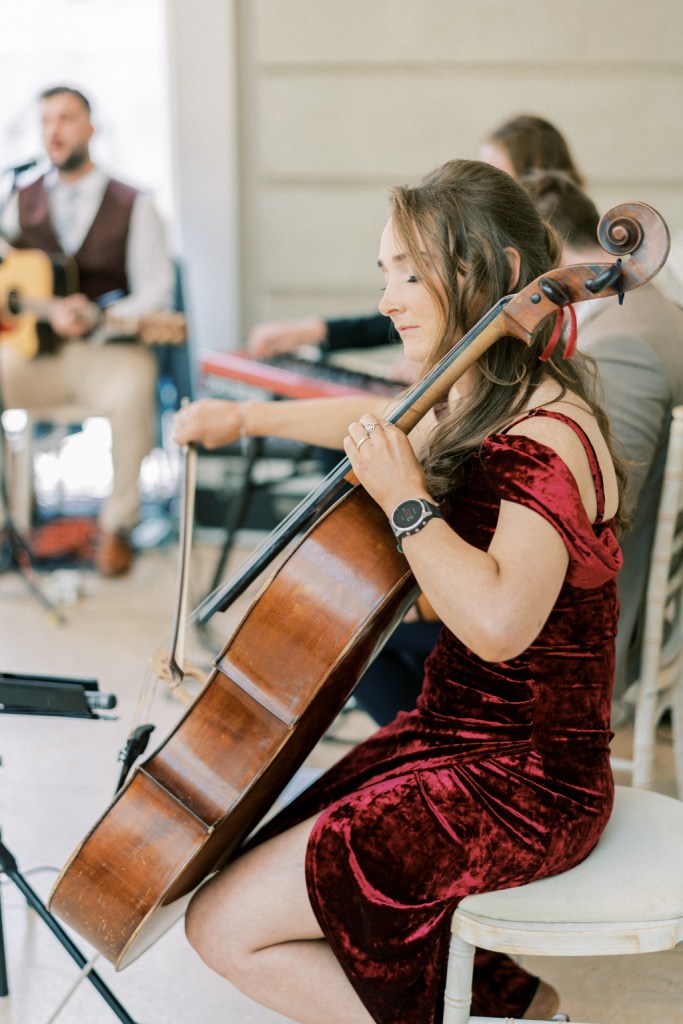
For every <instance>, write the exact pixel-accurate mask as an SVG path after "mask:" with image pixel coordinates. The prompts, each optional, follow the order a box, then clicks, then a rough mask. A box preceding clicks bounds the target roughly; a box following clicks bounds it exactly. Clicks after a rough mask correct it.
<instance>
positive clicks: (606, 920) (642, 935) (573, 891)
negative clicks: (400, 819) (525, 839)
mask: <svg viewBox="0 0 683 1024" xmlns="http://www.w3.org/2000/svg"><path fill="white" fill-rule="evenodd" d="M682 865H683V801H680V800H675V799H674V798H673V797H669V796H664V795H663V794H661V793H655V792H651V791H647V790H642V789H633V788H631V787H628V786H617V787H616V799H615V804H614V811H613V813H612V816H611V818H610V820H609V822H608V824H607V827H606V829H605V831H604V832H603V834H602V836H601V837H600V840H599V842H598V844H597V846H596V847H595V849H594V850H593V851H592V852H591V853H590V854H589V856H588V857H587V858H586V859H585V860H584V861H583V862H582V863H581V864H579V865H577V867H575V868H572V869H571V870H570V871H566V872H564V873H563V874H561V875H555V876H554V877H553V878H543V879H540V880H539V881H537V882H531V883H529V884H528V885H522V886H519V887H518V888H515V889H503V890H500V891H499V892H490V893H483V894H478V895H475V896H467V897H465V899H463V900H462V902H461V903H460V904H459V905H458V907H457V909H456V911H455V914H454V915H453V923H452V937H451V947H450V956H449V962H448V974H447V978H446V992H445V997H444V1018H443V1021H444V1024H503V1021H506V1022H507V1024H514V1022H513V1021H510V1020H509V1018H500V1017H470V997H471V984H472V966H473V960H474V951H475V947H476V946H480V947H481V948H483V949H491V950H498V951H499V952H503V953H509V954H511V955H512V956H519V955H523V954H526V955H529V956H554V957H559V956H613V955H619V954H626V953H651V952H654V951H656V950H665V949H673V947H674V946H676V944H677V943H678V942H680V941H681V940H683V870H682ZM681 990H682V991H683V979H681ZM596 1012H597V1013H599V1012H600V1007H596ZM653 1019H654V1016H653ZM526 1024H528V1022H526ZM537 1024H538V1022H537Z"/></svg>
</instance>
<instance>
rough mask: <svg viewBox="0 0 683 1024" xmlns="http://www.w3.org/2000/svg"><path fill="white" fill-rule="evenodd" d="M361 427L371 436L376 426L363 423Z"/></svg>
mask: <svg viewBox="0 0 683 1024" xmlns="http://www.w3.org/2000/svg"><path fill="white" fill-rule="evenodd" d="M363 426H364V427H365V429H366V430H367V432H368V434H371V433H372V432H373V430H374V429H375V427H376V426H377V424H376V423H364V424H363Z"/></svg>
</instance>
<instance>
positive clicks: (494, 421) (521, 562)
mask: <svg viewBox="0 0 683 1024" xmlns="http://www.w3.org/2000/svg"><path fill="white" fill-rule="evenodd" d="M390 207H391V218H390V220H389V222H388V223H387V226H386V228H385V230H384V232H383V235H382V240H381V243H380V262H379V266H380V269H381V272H382V275H383V277H384V279H385V285H386V287H385V289H384V292H383V295H382V299H381V302H380V309H381V311H382V313H383V314H384V315H385V316H389V317H391V319H392V321H393V322H394V324H395V325H396V327H397V328H398V329H399V330H400V331H401V337H402V341H403V344H404V346H405V351H406V355H407V356H409V357H410V358H411V359H412V360H413V361H414V362H416V363H418V364H419V365H422V366H424V367H425V369H427V368H428V367H430V366H433V365H434V364H435V363H436V361H437V360H438V359H439V358H440V357H441V356H443V355H444V354H445V353H446V352H447V351H449V350H450V349H451V348H452V346H453V345H454V344H455V343H456V342H457V340H458V339H459V338H461V337H462V335H463V334H464V332H465V331H467V330H469V329H470V328H471V327H472V326H473V325H474V324H475V323H476V322H477V321H478V320H479V319H480V318H481V316H482V315H483V314H484V313H485V312H486V311H487V310H489V309H490V308H491V306H492V305H493V304H494V303H495V302H496V301H497V300H498V299H499V298H500V297H501V296H502V295H504V294H507V293H509V292H512V291H516V290H518V289H519V288H523V287H524V286H525V285H527V284H528V283H530V281H532V280H533V279H535V278H536V277H537V276H538V275H539V274H541V273H543V272H545V271H546V270H547V269H549V268H550V267H551V266H553V264H554V263H555V262H556V261H557V258H558V256H559V250H560V245H559V240H558V238H557V235H556V233H555V232H554V231H553V229H552V228H551V227H549V226H547V225H546V224H544V223H542V221H541V219H540V217H539V216H538V213H537V211H536V209H535V206H534V203H533V201H532V200H531V198H530V197H529V195H528V194H526V193H525V192H524V190H523V189H522V188H521V187H520V186H519V185H518V184H517V183H516V182H515V181H514V180H513V179H512V178H511V177H510V176H509V175H507V174H504V173H502V172H501V171H499V170H497V169H495V168H493V167H490V166H488V165H486V164H484V163H481V162H479V161H451V162H449V163H447V164H445V165H443V166H442V167H440V168H437V169H436V170H435V171H434V172H432V173H431V174H430V175H428V176H427V177H426V178H425V179H424V180H423V181H422V182H421V183H420V184H419V185H417V186H415V187H413V188H408V187H406V186H400V187H397V188H394V189H393V190H392V192H391V195H390ZM549 331H550V325H547V326H546V327H544V328H543V329H542V330H541V331H540V332H539V335H538V336H537V337H536V338H535V340H534V342H533V344H531V345H530V346H528V347H527V346H525V345H522V344H521V343H520V342H518V341H516V340H513V339H510V338H501V339H500V340H499V341H497V342H496V343H495V344H493V345H492V346H491V347H490V348H489V349H487V350H486V352H484V353H483V354H482V355H481V356H480V357H479V359H478V360H477V362H476V363H475V364H473V365H472V366H471V367H470V368H469V369H468V370H467V371H466V372H465V373H464V374H463V376H461V377H460V379H459V380H458V381H457V382H456V383H455V384H454V385H453V386H452V387H451V388H450V389H449V391H448V394H447V396H446V398H445V399H444V401H443V402H441V403H440V404H439V406H438V408H437V409H432V410H430V411H429V412H428V413H427V414H426V415H425V416H424V417H423V419H422V420H421V421H420V423H419V424H418V425H417V426H416V428H415V429H414V430H413V431H412V432H411V437H410V438H408V437H406V436H405V434H403V432H402V431H400V430H399V429H397V428H396V427H395V426H393V425H391V424H388V423H386V422H384V419H383V417H384V415H385V414H386V409H385V400H383V399H381V398H379V397H377V396H370V395H369V396H350V397H346V398H341V399H328V400H309V401H304V402H251V403H249V404H248V406H247V407H246V409H245V408H243V407H242V406H241V405H240V403H236V402H225V401H217V400H213V401H212V400H207V399H205V400H202V401H200V402H197V403H194V404H192V405H190V406H188V407H187V408H186V409H184V410H182V411H181V412H180V413H179V414H178V416H177V427H176V432H175V437H176V441H177V442H178V443H179V444H185V443H188V442H191V441H199V442H201V443H203V444H204V445H206V446H209V447H220V446H222V445H225V444H230V443H233V442H234V441H235V440H236V438H237V437H238V436H239V434H240V428H241V427H242V429H243V430H244V431H246V433H247V434H250V433H251V434H254V435H256V436H278V437H287V438H292V439H296V440H301V441H304V442H305V443H315V444H324V445H326V446H328V447H331V448H339V447H340V446H341V445H342V443H343V447H344V450H345V451H346V454H347V456H348V457H349V459H350V461H351V464H352V467H353V470H354V472H355V474H356V476H357V477H358V479H359V481H360V483H361V485H362V486H363V487H365V488H366V489H367V491H368V493H369V495H370V497H371V498H373V499H374V500H375V501H376V502H377V504H378V505H379V507H380V508H381V510H382V511H383V512H384V514H385V515H386V516H387V519H388V520H389V522H390V523H391V524H393V530H394V533H396V535H397V537H399V539H400V540H401V543H402V547H403V551H404V553H405V556H406V558H407V559H408V562H409V563H410V566H411V568H412V570H413V572H414V574H415V578H416V580H417V583H418V585H419V586H420V588H421V590H422V592H423V593H424V595H425V598H426V599H427V600H428V601H429V602H430V604H431V605H432V606H433V608H434V610H435V612H436V613H437V615H438V616H439V618H440V619H441V620H442V621H443V623H444V626H443V628H442V630H441V633H440V636H439V641H438V643H437V646H436V647H435V649H434V651H433V652H432V654H431V655H430V657H429V659H428V661H427V663H426V665H425V673H424V684H423V688H422V691H421V695H420V699H419V701H418V704H417V707H416V708H415V709H414V710H413V711H411V712H407V713H403V714H400V715H398V716H397V718H396V719H395V720H394V721H393V722H392V723H391V724H390V725H388V726H386V727H385V728H384V729H381V730H380V731H379V732H377V733H376V734H375V735H374V736H372V737H370V738H369V739H368V740H366V741H365V742H364V743H361V744H359V745H358V746H357V747H355V748H354V749H353V750H352V751H350V752H349V753H348V754H347V755H346V757H345V758H344V759H342V761H341V762H339V763H338V764H337V765H336V766H335V767H333V768H332V769H331V770H330V771H329V772H327V773H326V774H325V775H324V776H323V777H322V778H321V779H320V780H318V782H316V783H314V784H313V786H312V787H310V788H309V789H308V790H307V791H306V792H304V793H303V794H302V795H301V796H300V797H298V798H297V799H296V800H295V801H294V802H293V803H292V804H290V805H289V806H288V807H286V808H285V809H284V811H283V812H281V813H280V814H279V815H278V816H277V817H276V818H274V819H272V820H271V821H270V822H269V823H268V824H267V825H265V827H264V828H263V829H262V830H261V831H260V832H259V833H258V834H257V835H256V836H255V838H254V839H253V840H252V841H251V842H250V843H249V844H248V845H247V847H246V849H244V850H243V851H242V852H241V855H240V856H239V857H238V858H237V859H236V860H235V861H234V862H233V863H232V864H230V865H228V866H227V867H226V868H225V869H224V870H222V871H221V872H219V873H218V874H217V875H216V876H214V877H213V878H212V879H211V880H210V881H208V882H207V884H206V885H204V886H203V887H202V888H201V889H200V890H199V892H198V893H197V894H196V895H195V896H194V898H193V901H192V902H191V903H190V906H189V909H188V915H187V922H186V930H187V934H188V937H189V940H190V942H191V943H192V945H193V946H194V947H195V948H196V949H197V951H198V952H199V954H200V955H201V956H202V958H203V959H204V960H205V962H206V963H207V964H208V965H209V966H210V967H212V968H213V970H215V971H217V972H219V973H220V974H221V975H223V976H224V977H226V978H228V979H229V980H231V981H232V982H233V984H235V985H236V986H237V987H238V988H240V989H241V990H242V991H243V992H246V993H247V994H249V995H250V996H251V997H252V998H254V999H256V1000H257V1001H258V1002H261V1003H264V1004H266V1005H268V1006H269V1007H271V1008H272V1009H274V1010H276V1011H277V1012H279V1013H282V1014H284V1015H285V1016H287V1017H291V1018H292V1019H294V1020H298V1021H302V1022H306V1024H314V1022H320V1021H326V1022H327V1024H370V1022H371V1021H376V1022H384V1024H390V1022H396V1021H399V1020H400V1021H401V1022H402V1024H432V1022H435V1021H437V1020H440V1019H441V1012H440V1011H441V1007H440V1000H441V998H442V992H443V980H444V970H445V966H446V962H447V957H448V943H449V934H450V919H451V914H452V911H453V909H454V908H455V906H456V905H457V903H458V902H459V900H460V899H462V897H463V896H464V895H465V894H467V893H470V892H481V891H488V890H490V889H495V888H499V887H502V886H510V885H519V884H523V883H524V882H527V881H530V880H531V879H534V878H539V877H543V876H545V875H550V874H555V873H558V872H562V871H565V870H567V869H569V868H570V867H571V866H573V865H574V864H576V863H578V862H580V861H581V860H582V859H583V858H584V857H585V856H586V855H587V854H588V852H589V851H590V850H591V849H592V848H593V846H594V845H595V843H596V842H597V840H598V837H599V835H600V834H601V832H602V829H603V828H604V825H605V824H606V822H607V820H608V818H609V815H610V810H611V805H612V795H613V781H612V772H611V768H610V762H609V739H610V723H609V715H610V695H611V688H612V679H613V672H614V637H615V633H616V623H617V590H616V575H617V571H618V568H619V565H620V554H619V549H618V544H617V540H616V536H615V528H616V527H617V526H618V523H619V518H620V517H619V511H618V509H619V500H620V499H619V494H620V491H621V486H622V484H623V481H624V473H623V470H622V468H621V466H620V464H619V461H618V459H615V458H614V457H613V455H612V454H611V448H610V443H609V426H608V424H607V420H606V417H605V416H604V414H603V413H602V411H601V409H600V407H599V406H598V405H597V403H596V402H595V400H594V398H593V379H592V377H593V371H592V368H591V366H590V365H588V363H587V361H586V360H584V359H583V358H582V356H581V354H580V353H577V354H576V355H575V356H574V358H572V359H569V360H565V361H562V360H561V352H560V349H561V348H562V346H561V345H560V346H559V347H558V349H556V350H555V352H554V353H553V354H552V355H551V356H550V359H549V360H548V361H547V362H543V361H541V360H540V359H539V355H540V354H541V353H542V352H543V349H544V347H545V345H546V342H547V340H548V337H549ZM406 499H418V500H421V501H426V502H431V506H432V508H431V509H430V506H429V505H425V506H424V510H425V515H424V518H423V519H422V520H421V523H420V528H419V529H418V530H417V531H416V530H415V529H414V526H413V527H408V526H406V530H407V531H408V535H407V534H406V531H404V532H401V519H400V517H401V508H402V506H403V503H404V502H405V501H406ZM422 527H424V528H422ZM534 566H536V567H538V568H539V570H540V568H541V567H542V571H530V569H533V567H534ZM358 571H359V575H361V576H362V570H361V569H359V570H358ZM357 586H358V587H359V588H360V589H361V590H362V581H359V582H358V583H357ZM339 600H340V601H343V594H342V591H341V590H340V592H339ZM283 614H285V615H286V614H287V612H286V609H285V610H284V612H283ZM285 621H286V620H285ZM282 682H283V685H284V686H286V684H287V681H286V678H284V677H283V680H282ZM387 965H389V967H387ZM556 1008H557V997H556V994H555V993H554V992H553V990H552V989H551V987H550V986H548V985H545V986H543V985H540V986H539V984H538V979H533V978H531V977H530V976H529V975H528V973H527V972H525V971H524V970H522V969H521V968H519V967H518V966H516V965H514V964H512V963H511V961H510V960H509V958H507V957H502V956H498V955H492V956H491V957H489V958H488V959H487V961H486V969H485V971H484V974H483V975H482V974H478V975H477V977H476V978H475V1002H474V1006H473V1012H474V1013H475V1014H496V1016H505V1015H509V1016H512V1017H520V1016H524V1015H526V1016H527V1017H528V1018H530V1019H538V1018H539V1017H540V1016H542V1015H546V1016H547V1017H550V1016H551V1015H552V1014H553V1013H554V1012H555V1011H556Z"/></svg>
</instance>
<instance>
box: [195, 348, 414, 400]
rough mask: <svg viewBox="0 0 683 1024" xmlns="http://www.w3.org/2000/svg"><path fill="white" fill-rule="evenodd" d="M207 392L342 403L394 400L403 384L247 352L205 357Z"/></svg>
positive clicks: (297, 359)
mask: <svg viewBox="0 0 683 1024" xmlns="http://www.w3.org/2000/svg"><path fill="white" fill-rule="evenodd" d="M199 367H200V371H201V390H202V392H203V393H204V394H206V395H210V396H211V397H214V398H232V399H248V398H261V397H268V396H272V395H276V396H277V397H279V398H339V397H340V396H342V395H362V394H368V393H369V394H373V395H382V396H384V397H386V398H392V397H393V396H394V395H397V394H399V392H400V391H402V390H403V389H404V386H403V385H402V384H396V383H395V382H393V381H389V380H386V379H385V378H384V377H376V376H374V375H373V374H370V373H364V372H362V371H359V370H348V369H345V368H343V367H341V366H335V365H334V364H333V363H330V362H314V361H313V360H310V359H303V358H301V357H300V356H294V355H291V354H286V355H281V356H276V357H275V358H273V359H267V360H260V359H255V358H254V357H253V356H251V355H249V354H248V353H246V352H214V351H209V350H204V351H203V352H201V353H200V357H199Z"/></svg>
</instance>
